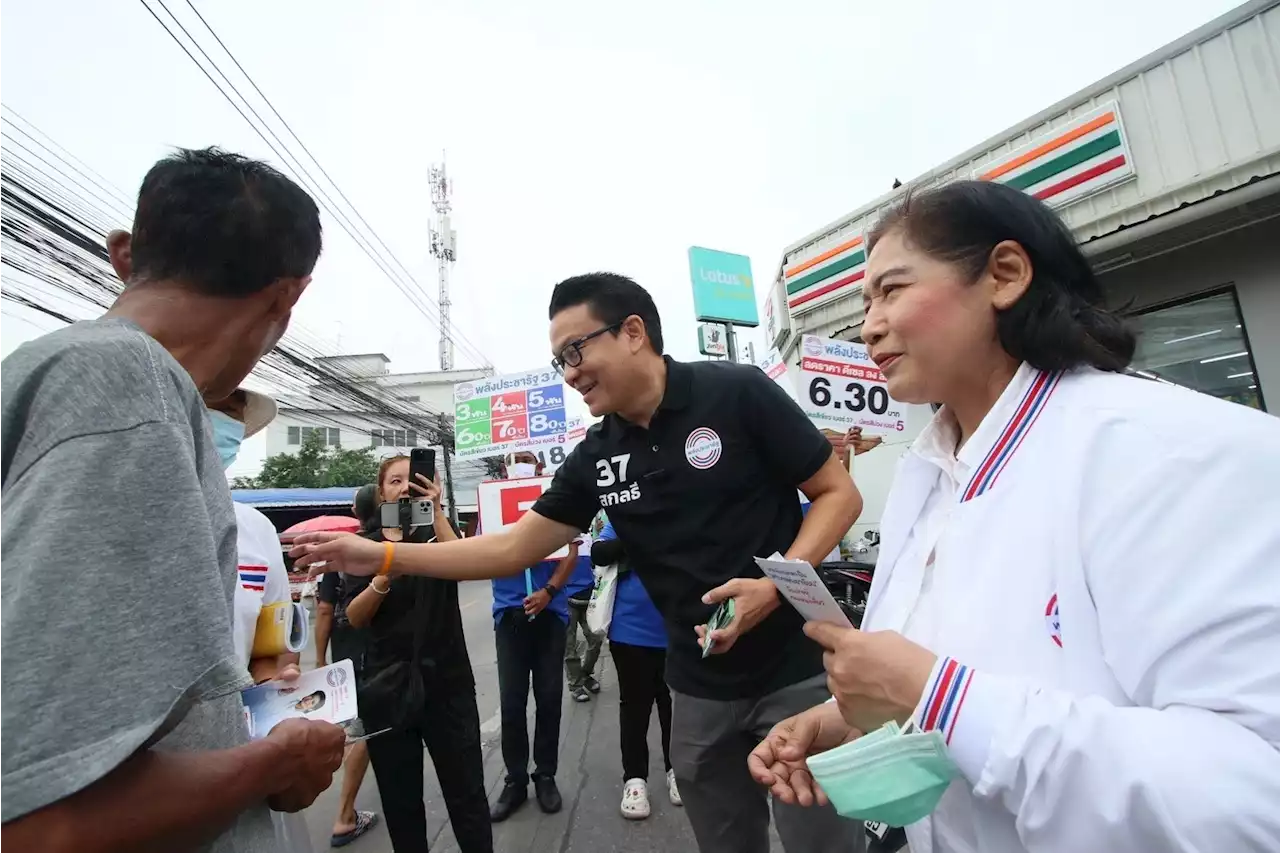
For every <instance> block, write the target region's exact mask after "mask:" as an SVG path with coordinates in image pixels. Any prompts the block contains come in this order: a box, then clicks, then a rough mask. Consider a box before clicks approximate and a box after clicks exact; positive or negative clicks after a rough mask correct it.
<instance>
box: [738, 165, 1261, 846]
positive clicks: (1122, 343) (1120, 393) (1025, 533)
mask: <svg viewBox="0 0 1280 853" xmlns="http://www.w3.org/2000/svg"><path fill="white" fill-rule="evenodd" d="M868 236H869V239H868V241H867V242H868V246H869V249H870V256H869V260H868V265H867V276H866V287H865V291H864V294H863V299H864V302H865V304H866V308H867V314H866V321H865V324H864V326H863V330H862V337H863V339H864V340H865V341H866V343H867V345H868V346H869V348H870V352H871V356H872V358H873V359H874V360H875V362H876V363H877V365H879V367H880V369H881V370H882V371H883V373H884V375H885V378H886V381H887V383H888V387H889V392H890V394H892V396H893V398H894V399H896V400H900V401H904V402H910V403H928V402H940V403H942V404H943V407H942V408H941V409H940V410H939V412H938V413H937V415H936V416H935V418H934V420H933V422H932V423H931V424H930V426H929V427H928V428H927V429H926V430H925V431H924V432H923V433H922V434H921V436H920V438H919V440H918V441H917V442H916V443H915V445H914V446H913V447H912V449H911V451H910V452H909V453H908V454H907V455H906V456H905V457H904V459H903V461H902V463H901V466H900V468H899V471H898V474H897V477H896V479H895V481H894V485H893V489H892V492H891V494H890V497H889V501H888V504H887V506H886V509H885V512H884V515H883V518H882V522H881V534H882V544H881V550H880V557H879V564H878V567H877V571H876V577H875V584H874V586H873V588H872V591H871V598H870V601H869V605H868V609H867V614H866V619H865V623H864V630H863V631H856V630H852V629H847V628H837V627H836V626H834V625H830V624H813V623H811V624H810V625H808V626H806V631H807V632H808V633H809V635H810V636H811V637H813V638H814V639H815V640H817V641H818V642H819V643H821V644H822V645H823V646H825V647H826V648H827V655H826V665H827V672H828V675H829V679H828V681H829V684H830V686H831V689H832V693H833V694H834V699H835V701H834V702H832V703H828V704H827V705H824V706H819V707H818V708H814V709H812V710H810V711H808V712H805V713H804V714H801V715H799V716H797V717H793V718H791V719H790V720H787V721H784V722H783V723H781V724H780V725H779V726H778V727H777V728H775V729H774V731H773V732H772V733H771V734H770V735H769V737H768V738H767V739H766V740H765V741H764V742H763V743H761V744H760V746H759V747H757V749H756V750H755V752H754V753H753V754H752V757H751V768H752V772H753V774H754V775H755V777H756V779H757V780H758V781H759V782H761V783H762V784H765V785H768V786H770V787H771V788H772V790H773V793H774V794H775V796H778V797H779V798H781V799H783V800H784V801H787V802H796V801H799V802H801V803H810V802H813V801H814V800H815V799H818V800H823V799H825V797H824V795H823V793H822V792H821V791H820V790H818V789H817V786H816V785H814V784H813V782H812V779H811V778H810V777H809V775H808V772H807V768H806V766H805V764H804V760H803V759H804V756H805V755H807V754H813V753H817V752H821V751H824V750H826V749H830V748H831V747H833V746H836V745H838V744H840V743H843V742H846V741H848V740H851V739H853V738H855V737H857V736H859V734H860V732H864V731H871V730H872V729H875V728H878V727H879V726H881V725H882V724H883V723H885V722H886V721H888V720H891V719H892V720H897V721H898V722H899V723H905V722H906V721H907V720H908V719H911V720H914V721H915V722H916V723H917V724H918V725H919V726H921V727H922V728H924V729H926V730H938V731H940V732H941V734H942V736H943V737H944V739H945V741H946V751H947V753H948V755H949V757H950V760H951V761H952V762H954V765H955V767H956V769H957V770H958V772H959V775H958V776H957V778H956V779H955V780H954V781H953V782H952V783H951V785H950V787H949V788H947V789H946V793H945V794H944V795H943V796H942V799H941V800H940V801H939V803H938V806H937V808H936V809H935V810H934V811H933V812H932V814H931V815H929V816H928V817H926V818H924V819H923V820H920V821H918V822H916V823H914V824H912V825H911V826H909V827H908V828H907V834H908V838H909V841H910V844H911V850H912V853H944V852H945V853H951V851H956V853H969V851H983V853H1018V851H1046V853H1093V852H1094V851H1107V853H1121V851H1135V853H1139V852H1140V853H1164V851H1232V853H1236V851H1264V850H1265V851H1276V850H1280V662H1278V660H1277V658H1278V656H1280V420H1277V419H1275V418H1273V417H1270V416H1268V415H1265V414H1262V413H1260V412H1257V411H1254V410H1252V409H1248V408H1246V407H1244V406H1240V405H1236V404H1233V403H1227V402H1223V401H1220V400H1217V399H1214V398H1211V397H1208V396H1206V395H1202V394H1198V393H1195V392H1192V391H1188V390H1185V389H1182V388H1178V387H1175V386H1171V385H1167V384H1163V383H1158V382H1153V381H1149V380H1146V379H1140V378H1136V377H1131V376H1126V375H1124V374H1123V370H1124V368H1125V367H1126V366H1127V365H1128V363H1129V360H1130V358H1131V357H1132V355H1133V351H1134V339H1133V337H1132V335H1131V334H1130V333H1129V332H1128V331H1127V329H1126V328H1125V326H1124V325H1123V323H1122V321H1121V320H1120V319H1119V318H1117V317H1116V316H1114V315H1112V314H1111V313H1109V312H1108V311H1107V310H1106V309H1105V308H1104V307H1103V302H1104V300H1103V294H1102V290H1101V288H1100V286H1099V284H1098V282H1097V280H1096V279H1095V278H1094V276H1093V273H1092V272H1091V270H1090V268H1089V265H1088V263H1087V262H1086V260H1085V258H1084V257H1083V255H1082V254H1081V253H1080V251H1079V249H1078V247H1077V246H1076V245H1075V243H1074V241H1073V239H1072V237H1071V234H1070V232H1069V231H1068V230H1067V229H1066V227H1065V226H1064V225H1063V224H1062V223H1061V222H1060V221H1059V220H1058V218H1057V217H1056V215H1055V214H1053V212H1052V211H1050V210H1049V209H1048V208H1047V207H1045V206H1044V205H1043V204H1041V203H1040V202H1038V201H1036V200H1035V199H1033V198H1031V197H1029V196H1027V195H1025V194H1023V193H1021V192H1018V191H1016V190H1013V189H1010V188H1008V187H1004V186H1001V185H999V184H994V183H987V182H970V181H962V182H957V183H953V184H949V185H947V186H944V187H942V188H939V189H935V190H931V191H928V192H925V193H922V194H919V195H917V196H915V197H913V198H909V199H908V200H907V201H905V202H904V203H903V204H902V205H901V206H900V207H898V208H897V209H895V210H893V211H891V212H890V213H889V214H888V215H887V217H886V218H885V219H884V220H883V221H882V222H881V223H880V224H879V225H878V226H877V227H876V228H875V229H874V230H873V231H872V232H871V234H869V235H868Z"/></svg>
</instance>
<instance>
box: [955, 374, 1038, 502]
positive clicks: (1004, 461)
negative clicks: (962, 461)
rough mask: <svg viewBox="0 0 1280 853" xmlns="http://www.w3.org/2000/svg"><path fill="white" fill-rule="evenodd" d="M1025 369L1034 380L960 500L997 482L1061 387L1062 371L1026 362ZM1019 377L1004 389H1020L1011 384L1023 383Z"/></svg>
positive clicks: (1007, 390)
mask: <svg viewBox="0 0 1280 853" xmlns="http://www.w3.org/2000/svg"><path fill="white" fill-rule="evenodd" d="M1024 370H1025V371H1028V372H1029V374H1030V376H1029V378H1030V380H1031V381H1030V382H1028V383H1027V384H1026V390H1025V391H1023V393H1022V397H1021V399H1020V400H1019V402H1018V405H1017V407H1016V408H1015V409H1014V410H1013V414H1012V415H1010V417H1009V419H1008V421H1007V422H1006V423H1005V425H1004V429H1002V430H1001V431H1000V435H999V437H998V438H997V439H996V440H995V442H994V443H993V444H992V445H991V448H990V449H989V450H988V451H987V455H986V456H985V457H983V460H982V462H981V464H979V465H978V467H977V469H976V470H975V471H974V474H973V477H972V478H970V480H969V485H968V486H966V487H965V489H964V491H963V492H962V493H961V495H960V502H961V503H964V502H965V501H970V500H973V499H974V498H976V497H978V496H980V495H983V494H985V493H986V492H987V491H988V490H989V489H990V488H991V487H992V486H994V485H995V484H996V480H998V479H999V478H1000V474H1001V473H1003V472H1004V469H1005V468H1006V467H1008V465H1009V462H1010V460H1012V459H1013V456H1014V454H1015V453H1017V452H1018V448H1019V447H1020V446H1022V442H1023V440H1024V439H1025V438H1026V437H1027V435H1028V434H1029V433H1030V432H1031V428H1032V427H1033V426H1035V423H1036V420H1037V419H1038V418H1039V417H1040V413H1041V412H1043V411H1044V409H1045V405H1046V404H1047V403H1048V401H1049V398H1050V397H1051V396H1053V392H1054V390H1055V389H1056V388H1057V387H1058V382H1059V381H1060V380H1061V379H1062V374H1061V373H1049V372H1046V371H1042V370H1035V369H1034V368H1031V367H1029V366H1028V365H1025V364H1024V365H1023V366H1022V368H1021V369H1020V370H1019V373H1022V371H1024ZM1017 380H1018V377H1016V376H1015V378H1014V382H1013V383H1010V385H1011V387H1009V388H1007V389H1005V391H1006V394H1008V393H1009V392H1013V393H1017V390H1016V388H1014V387H1012V386H1014V385H1019V384H1022V383H1019V382H1018V381H1017ZM1000 408H1001V406H1000V403H999V402H997V404H996V407H995V410H996V411H998V410H999V409H1000ZM979 432H982V429H981V428H979ZM975 437H976V436H975ZM979 446H980V445H979Z"/></svg>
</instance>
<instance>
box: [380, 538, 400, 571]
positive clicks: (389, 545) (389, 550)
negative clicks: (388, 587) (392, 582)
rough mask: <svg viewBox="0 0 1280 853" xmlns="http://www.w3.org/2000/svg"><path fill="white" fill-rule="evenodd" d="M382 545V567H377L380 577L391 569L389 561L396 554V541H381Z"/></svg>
mask: <svg viewBox="0 0 1280 853" xmlns="http://www.w3.org/2000/svg"><path fill="white" fill-rule="evenodd" d="M382 546H383V551H384V553H383V555H382V568H380V569H378V577H382V576H383V575H385V574H386V573H387V572H389V571H391V561H392V560H393V559H394V558H395V555H396V543H394V542H387V541H383V543H382Z"/></svg>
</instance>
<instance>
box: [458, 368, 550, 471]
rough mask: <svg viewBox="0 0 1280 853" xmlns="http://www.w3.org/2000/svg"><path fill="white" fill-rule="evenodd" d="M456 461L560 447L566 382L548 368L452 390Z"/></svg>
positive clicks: (465, 383) (485, 380) (488, 379)
mask: <svg viewBox="0 0 1280 853" xmlns="http://www.w3.org/2000/svg"><path fill="white" fill-rule="evenodd" d="M453 404H454V420H455V436H454V440H455V443H456V448H457V456H458V458H459V459H477V458H480V457H483V456H502V455H504V454H507V453H512V452H514V451H517V450H530V449H533V448H535V447H539V446H543V445H548V444H564V442H565V440H566V438H567V435H566V433H567V432H568V418H567V417H566V415H565V408H564V380H563V379H562V378H561V376H560V374H558V373H556V372H555V371H554V370H552V369H551V368H550V367H548V368H546V369H542V370H529V371H524V372H521V373H504V374H502V375H501V376H491V377H489V378H487V379H478V380H475V381H473V382H459V383H458V384H457V385H455V386H453Z"/></svg>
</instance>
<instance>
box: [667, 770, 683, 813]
mask: <svg viewBox="0 0 1280 853" xmlns="http://www.w3.org/2000/svg"><path fill="white" fill-rule="evenodd" d="M667 796H668V797H670V798H671V805H673V806H683V805H684V801H683V800H681V799H680V789H679V788H678V787H676V771H674V770H668V771H667Z"/></svg>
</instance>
